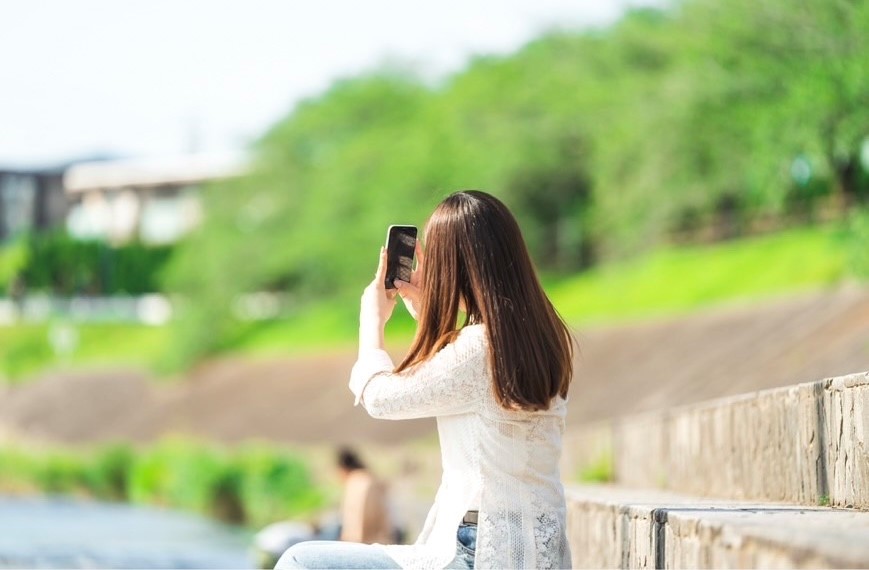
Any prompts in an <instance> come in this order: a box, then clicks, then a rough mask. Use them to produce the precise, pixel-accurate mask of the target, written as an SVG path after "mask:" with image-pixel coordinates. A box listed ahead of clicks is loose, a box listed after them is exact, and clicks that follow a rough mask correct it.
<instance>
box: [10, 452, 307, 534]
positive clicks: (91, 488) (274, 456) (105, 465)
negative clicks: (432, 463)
mask: <svg viewBox="0 0 869 570" xmlns="http://www.w3.org/2000/svg"><path fill="white" fill-rule="evenodd" d="M34 490H35V491H39V492H43V493H56V494H76V495H86V496H91V497H95V498H98V499H103V500H119V501H130V502H133V503H140V504H150V505H161V506H165V507H171V508H180V509H185V510H189V511H194V512H197V513H201V514H204V515H208V516H212V517H215V518H218V519H220V520H223V521H226V522H232V523H239V524H247V525H251V526H255V527H261V526H264V525H267V524H269V523H271V522H275V521H277V520H281V519H285V518H288V517H291V516H294V515H304V514H307V513H309V512H311V511H313V510H314V509H316V508H318V507H319V506H321V505H322V502H323V496H322V494H321V493H320V491H319V490H318V489H317V488H316V487H315V486H314V485H313V483H312V481H311V478H310V476H309V474H308V469H307V467H306V466H305V464H304V462H303V461H302V460H301V459H299V458H298V457H296V456H294V455H292V454H290V453H288V452H286V451H284V450H282V449H280V448H276V447H272V446H268V445H264V444H259V445H248V446H241V447H237V448H223V447H220V446H217V445H211V444H205V443H201V442H197V441H194V440H190V439H182V438H170V439H165V440H162V441H160V442H158V443H156V444H154V445H152V446H150V447H148V448H145V449H141V450H136V449H134V448H133V447H131V446H130V445H128V444H123V443H114V444H109V445H105V446H102V447H99V448H95V449H91V450H86V451H76V450H71V449H58V448H47V449H40V450H21V449H19V448H15V447H5V448H0V491H2V492H7V493H8V492H32V491H34Z"/></svg>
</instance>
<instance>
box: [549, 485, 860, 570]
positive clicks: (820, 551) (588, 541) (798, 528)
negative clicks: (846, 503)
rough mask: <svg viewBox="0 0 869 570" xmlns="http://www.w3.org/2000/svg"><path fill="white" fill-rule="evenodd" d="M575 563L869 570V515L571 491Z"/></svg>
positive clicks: (605, 489)
mask: <svg viewBox="0 0 869 570" xmlns="http://www.w3.org/2000/svg"><path fill="white" fill-rule="evenodd" d="M566 492H567V509H568V516H567V518H568V520H567V526H568V534H569V538H570V546H571V552H572V556H573V566H574V568H869V513H867V512H861V511H856V510H853V509H837V508H830V507H801V506H796V505H788V504H784V503H752V502H745V501H724V500H710V499H705V498H700V497H691V496H688V495H681V494H676V493H672V492H667V491H638V490H631V489H624V488H619V487H613V486H603V485H601V486H571V487H568V488H567V489H566Z"/></svg>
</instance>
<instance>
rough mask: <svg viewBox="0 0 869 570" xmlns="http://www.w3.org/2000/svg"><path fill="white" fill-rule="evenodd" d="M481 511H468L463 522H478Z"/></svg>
mask: <svg viewBox="0 0 869 570" xmlns="http://www.w3.org/2000/svg"><path fill="white" fill-rule="evenodd" d="M478 514H479V511H468V512H466V513H465V517H464V518H463V519H462V523H463V524H477V515H478Z"/></svg>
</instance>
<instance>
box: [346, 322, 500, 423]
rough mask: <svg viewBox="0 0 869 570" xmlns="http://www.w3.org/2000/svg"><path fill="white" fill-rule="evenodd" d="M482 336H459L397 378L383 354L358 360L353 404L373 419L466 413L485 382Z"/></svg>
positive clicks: (373, 352)
mask: <svg viewBox="0 0 869 570" xmlns="http://www.w3.org/2000/svg"><path fill="white" fill-rule="evenodd" d="M481 337H482V335H480V334H473V333H470V334H469V333H465V332H464V331H463V332H462V334H460V335H459V338H458V339H456V341H455V342H453V343H451V344H448V345H447V346H446V347H444V348H443V349H442V350H441V351H440V352H438V353H437V354H436V355H434V356H433V357H432V358H431V359H429V360H428V361H426V362H423V363H421V364H419V365H417V366H415V367H413V368H411V369H409V370H405V371H403V372H401V373H399V374H395V373H393V372H392V370H393V369H394V365H393V363H392V359H391V358H389V355H388V354H387V353H386V352H385V351H383V350H376V349H372V350H370V351H367V352H366V353H365V354H364V355H361V356H360V358H359V360H358V361H357V362H356V364H355V365H354V366H353V371H352V372H351V374H350V390H351V391H352V392H353V393H354V394H355V395H356V404H360V403H361V404H362V406H363V407H364V408H365V409H366V410H367V411H368V413H369V414H370V415H371V416H372V417H375V418H381V419H390V420H402V419H413V418H425V417H432V416H445V415H451V414H461V413H465V412H469V411H471V410H473V409H475V407H476V406H477V405H478V404H479V403H480V401H481V399H482V394H483V390H482V389H481V388H483V387H484V382H485V377H486V375H485V367H486V347H485V345H484V343H483V342H482V338H481Z"/></svg>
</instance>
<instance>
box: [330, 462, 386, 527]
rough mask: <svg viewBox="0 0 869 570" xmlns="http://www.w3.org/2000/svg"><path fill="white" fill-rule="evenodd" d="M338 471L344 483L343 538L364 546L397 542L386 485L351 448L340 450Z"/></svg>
mask: <svg viewBox="0 0 869 570" xmlns="http://www.w3.org/2000/svg"><path fill="white" fill-rule="evenodd" d="M338 471H339V473H340V476H341V479H342V480H343V482H344V498H343V504H342V508H341V511H342V517H341V538H340V539H341V540H342V541H345V542H360V543H363V544H373V543H380V544H389V543H391V542H393V541H394V539H395V536H394V532H393V526H392V520H391V517H390V516H389V507H388V501H387V492H386V485H385V484H384V483H383V482H382V481H380V480H378V479H377V478H376V477H375V476H374V475H373V474H372V473H371V472H370V471H369V470H368V469H366V467H365V465H364V464H363V463H362V461H361V460H360V459H359V456H358V455H357V454H356V453H355V452H354V451H353V450H351V449H342V450H340V451H339V453H338Z"/></svg>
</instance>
